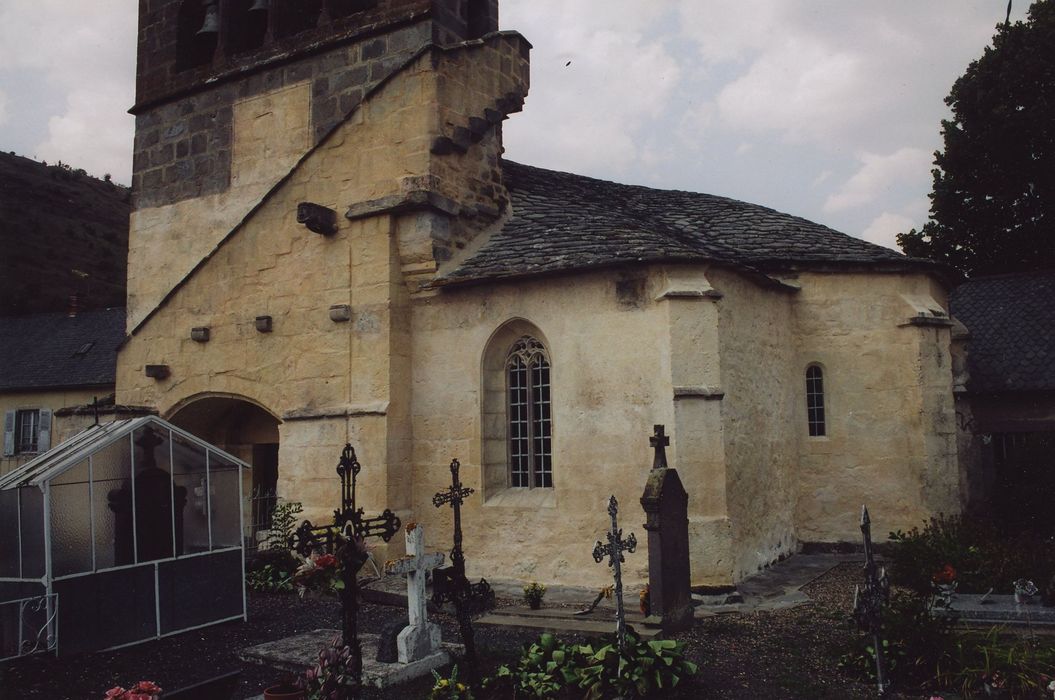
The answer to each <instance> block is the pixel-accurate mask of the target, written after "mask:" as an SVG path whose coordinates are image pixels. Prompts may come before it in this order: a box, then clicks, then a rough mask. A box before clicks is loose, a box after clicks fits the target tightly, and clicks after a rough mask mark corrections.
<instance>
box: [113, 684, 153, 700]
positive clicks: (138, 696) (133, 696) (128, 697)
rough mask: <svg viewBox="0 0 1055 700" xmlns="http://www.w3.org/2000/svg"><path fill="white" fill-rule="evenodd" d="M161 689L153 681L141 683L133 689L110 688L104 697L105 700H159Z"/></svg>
mask: <svg viewBox="0 0 1055 700" xmlns="http://www.w3.org/2000/svg"><path fill="white" fill-rule="evenodd" d="M159 697H161V688H159V687H158V686H157V684H156V683H154V682H153V681H139V682H138V683H136V684H135V685H133V686H132V687H131V688H128V689H125V688H122V687H121V686H117V687H114V688H110V689H109V690H108V691H106V695H104V696H103V698H104V699H105V700H158V698H159Z"/></svg>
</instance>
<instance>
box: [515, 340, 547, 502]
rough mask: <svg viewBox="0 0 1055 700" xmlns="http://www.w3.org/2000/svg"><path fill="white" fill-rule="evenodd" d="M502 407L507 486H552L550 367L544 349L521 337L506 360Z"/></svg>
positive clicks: (536, 342) (536, 341)
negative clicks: (506, 444) (505, 422)
mask: <svg viewBox="0 0 1055 700" xmlns="http://www.w3.org/2000/svg"><path fill="white" fill-rule="evenodd" d="M506 389H507V391H506V408H507V413H506V416H507V420H508V426H509V433H508V435H509V485H510V486H512V487H514V488H549V487H552V486H553V452H552V436H553V432H552V424H551V421H550V365H549V357H548V356H547V355H546V348H545V347H544V346H543V345H542V343H540V342H539V341H538V340H535V339H534V338H532V337H530V336H523V337H521V338H520V339H519V340H517V341H516V343H514V344H513V347H512V348H510V350H509V355H508V356H507V358H506Z"/></svg>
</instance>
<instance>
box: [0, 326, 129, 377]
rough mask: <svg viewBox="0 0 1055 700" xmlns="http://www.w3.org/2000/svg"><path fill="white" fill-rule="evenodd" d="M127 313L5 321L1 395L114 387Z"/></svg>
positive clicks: (0, 337) (0, 335)
mask: <svg viewBox="0 0 1055 700" xmlns="http://www.w3.org/2000/svg"><path fill="white" fill-rule="evenodd" d="M124 335H125V310H124V309H104V310H102V311H83V312H81V313H79V314H77V315H76V316H73V317H70V316H68V315H67V314H64V313H51V314H32V315H29V316H7V317H0V391H10V390H15V389H46V388H49V387H76V386H99V385H104V384H113V383H114V379H115V376H116V371H117V352H116V350H117V346H118V345H119V344H120V343H121V341H122V340H123V339H124Z"/></svg>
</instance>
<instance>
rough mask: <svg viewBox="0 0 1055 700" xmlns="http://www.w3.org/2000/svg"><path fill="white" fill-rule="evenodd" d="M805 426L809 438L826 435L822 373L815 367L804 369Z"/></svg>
mask: <svg viewBox="0 0 1055 700" xmlns="http://www.w3.org/2000/svg"><path fill="white" fill-rule="evenodd" d="M806 425H807V426H808V428H809V431H810V437H824V436H825V435H826V434H827V430H826V428H825V422H824V371H823V370H821V368H820V367H818V366H817V365H810V366H809V367H807V368H806Z"/></svg>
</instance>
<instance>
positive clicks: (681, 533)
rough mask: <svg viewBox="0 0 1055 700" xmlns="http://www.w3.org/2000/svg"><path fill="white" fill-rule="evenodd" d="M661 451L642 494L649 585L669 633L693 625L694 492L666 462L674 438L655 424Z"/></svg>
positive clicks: (652, 604) (654, 438)
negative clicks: (691, 536)
mask: <svg viewBox="0 0 1055 700" xmlns="http://www.w3.org/2000/svg"><path fill="white" fill-rule="evenodd" d="M650 443H651V445H652V447H654V448H655V450H656V455H655V460H654V461H653V464H652V471H651V472H650V473H649V475H648V482H647V483H646V484H645V493H644V494H643V495H642V496H641V507H642V508H644V509H645V518H646V520H645V530H647V531H648V590H649V604H650V607H651V613H652V615H653V616H655V617H658V618H660V620H661V626H662V627H663V631H664V632H668V633H669V632H677V631H679V630H684V629H688V628H689V627H691V626H692V620H693V615H692V591H691V590H690V585H691V584H690V576H689V494H688V493H687V492H686V491H685V487H684V486H682V484H681V477H679V476H678V470H677V469H671V468H670V467H668V466H667V455H666V451H665V448H666V447H667V445H669V444H670V438H668V437H667V436H666V435H664V434H663V426H662V425H657V426H655V434H654V435H653V436H652V438H650Z"/></svg>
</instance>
